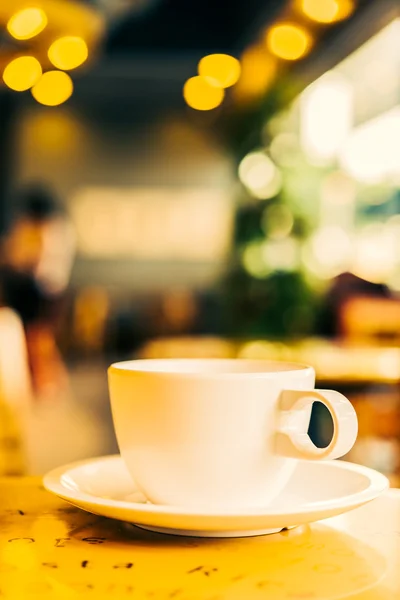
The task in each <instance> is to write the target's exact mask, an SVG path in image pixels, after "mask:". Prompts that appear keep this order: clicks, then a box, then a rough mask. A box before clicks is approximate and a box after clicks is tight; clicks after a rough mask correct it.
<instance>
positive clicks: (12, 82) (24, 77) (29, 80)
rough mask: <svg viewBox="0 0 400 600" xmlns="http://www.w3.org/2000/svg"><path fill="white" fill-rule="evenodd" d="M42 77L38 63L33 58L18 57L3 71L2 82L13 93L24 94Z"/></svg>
mask: <svg viewBox="0 0 400 600" xmlns="http://www.w3.org/2000/svg"><path fill="white" fill-rule="evenodd" d="M41 75H42V67H41V65H40V62H39V61H38V60H37V59H36V58H35V57H33V56H20V57H19V58H15V59H14V60H12V61H11V62H10V63H9V64H8V65H7V66H6V68H5V69H4V72H3V81H4V83H5V84H6V85H7V86H8V87H9V88H10V89H12V90H14V91H15V92H24V91H26V90H29V89H30V88H31V87H32V86H34V85H35V83H37V82H38V81H39V79H40V77H41Z"/></svg>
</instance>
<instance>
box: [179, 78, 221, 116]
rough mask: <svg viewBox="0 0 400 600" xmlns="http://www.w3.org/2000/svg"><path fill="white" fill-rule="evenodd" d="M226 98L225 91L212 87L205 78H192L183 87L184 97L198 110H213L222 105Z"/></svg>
mask: <svg viewBox="0 0 400 600" xmlns="http://www.w3.org/2000/svg"><path fill="white" fill-rule="evenodd" d="M224 96H225V92H224V90H223V89H222V88H220V87H217V86H215V85H212V84H211V83H210V82H209V80H207V79H206V78H205V77H200V76H197V77H191V78H190V79H188V80H187V82H186V83H185V85H184V87H183V97H184V98H185V100H186V102H187V104H188V105H189V106H190V107H191V108H195V109H196V110H212V109H213V108H216V107H217V106H219V105H220V104H221V102H222V101H223V99H224Z"/></svg>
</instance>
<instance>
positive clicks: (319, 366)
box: [0, 0, 400, 600]
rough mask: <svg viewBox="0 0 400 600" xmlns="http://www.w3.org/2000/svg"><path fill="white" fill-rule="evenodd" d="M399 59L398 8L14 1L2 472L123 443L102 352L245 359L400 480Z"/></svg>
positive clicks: (0, 211) (4, 114)
mask: <svg viewBox="0 0 400 600" xmlns="http://www.w3.org/2000/svg"><path fill="white" fill-rule="evenodd" d="M399 73H400V12H399V6H398V3H397V2H396V1H395V0H262V1H260V0H247V1H246V2H237V3H233V2H228V1H227V0H191V1H190V2H188V1H184V0H32V1H28V0H1V2H0V74H1V81H0V235H1V238H0V243H1V254H0V256H1V259H0V303H1V308H0V476H1V477H5V478H8V477H10V478H13V479H15V478H16V479H18V478H20V477H26V476H42V475H44V474H45V473H47V472H48V471H49V470H51V469H55V468H57V467H60V466H61V465H63V464H66V463H71V462H74V461H80V460H84V459H88V458H90V457H94V456H103V455H109V454H115V453H117V452H118V445H117V441H116V438H115V433H114V428H113V423H112V416H111V410H110V407H109V393H108V387H107V368H108V366H109V365H110V364H111V363H114V362H116V361H122V360H131V359H138V358H140V359H142V358H145V359H151V358H231V359H232V358H235V359H236V358H238V359H267V360H278V361H294V362H299V363H303V364H309V365H312V366H313V367H314V368H315V371H316V380H317V386H318V387H323V388H328V389H334V390H338V391H340V392H341V393H343V394H344V395H345V396H346V397H347V398H349V400H350V401H351V403H352V405H353V407H354V409H355V411H356V413H357V418H358V426H359V432H358V438H357V441H356V443H355V445H354V446H353V448H352V449H351V450H350V452H349V453H348V454H347V455H346V456H345V457H344V458H345V460H347V461H350V462H351V463H355V464H358V465H364V466H366V467H370V468H372V469H375V470H376V471H378V472H380V473H382V474H384V475H385V476H386V477H388V479H389V481H390V484H391V486H393V487H400V76H399ZM332 427H333V425H332V418H331V416H330V414H329V412H328V411H327V410H326V409H325V407H324V406H323V405H321V404H319V403H315V404H314V407H313V412H312V417H311V422H310V430H309V433H310V437H311V438H312V440H313V441H314V442H315V444H316V445H318V446H319V447H324V446H326V445H327V444H329V441H330V439H331V437H332ZM0 590H1V581H0ZM171 593H172V592H171ZM0 595H1V592H0ZM58 597H60V598H61V597H67V596H62V595H60V596H58ZM69 597H70V596H68V598H69ZM71 597H72V596H71ZM74 597H75V596H74ZM143 597H144V596H143ZM160 597H161V596H160ZM166 597H167V596H166ZM168 597H170V598H172V597H173V596H168ZM199 597H200V596H199ZM227 597H228V596H227ZM239 597H240V596H238V598H239ZM257 597H258V596H257ZM260 597H261V596H260ZM264 597H267V596H264ZM269 597H270V596H268V598H269ZM272 597H274V598H275V596H271V598H272ZM280 597H281V596H279V598H280ZM286 597H289V596H285V598H286ZM290 597H291V598H292V597H293V598H294V597H295V596H290ZM297 597H298V598H300V596H296V598H297ZM308 597H309V596H307V598H308ZM310 597H311V596H310ZM317 597H318V598H320V596H315V598H317ZM324 597H325V596H324ZM337 597H339V596H337ZM340 597H344V596H340ZM383 597H384V596H382V598H383ZM391 597H392V596H391ZM13 598H14V597H13ZM163 598H164V596H163ZM177 598H178V600H181V596H179V595H177ZM182 598H183V596H182ZM196 598H197V596H196ZM204 598H206V597H205V596H204ZM207 598H208V596H207ZM210 598H211V596H210ZM215 598H217V596H215ZM218 598H225V596H218ZM229 598H230V596H229ZM232 598H233V596H232ZM235 598H236V596H235ZM244 598H245V596H243V598H242V600H244ZM276 598H278V595H277V596H276ZM282 598H283V596H282ZM301 598H306V596H305V595H304V596H301ZM313 598H314V596H313ZM321 598H322V596H321ZM385 598H386V596H385ZM393 598H395V596H393Z"/></svg>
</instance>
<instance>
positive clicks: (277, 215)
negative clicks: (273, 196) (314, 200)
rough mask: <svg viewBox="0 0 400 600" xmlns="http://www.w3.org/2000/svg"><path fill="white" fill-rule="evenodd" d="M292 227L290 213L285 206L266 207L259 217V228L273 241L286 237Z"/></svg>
mask: <svg viewBox="0 0 400 600" xmlns="http://www.w3.org/2000/svg"><path fill="white" fill-rule="evenodd" d="M293 225H294V219H293V214H292V211H291V210H290V208H289V207H288V206H286V205H285V204H272V205H271V206H267V208H266V209H265V210H264V212H263V215H262V217H261V226H262V228H263V231H264V233H265V235H266V236H267V237H269V238H272V239H274V240H278V239H282V238H285V237H287V236H288V235H289V234H290V232H291V231H292V229H293Z"/></svg>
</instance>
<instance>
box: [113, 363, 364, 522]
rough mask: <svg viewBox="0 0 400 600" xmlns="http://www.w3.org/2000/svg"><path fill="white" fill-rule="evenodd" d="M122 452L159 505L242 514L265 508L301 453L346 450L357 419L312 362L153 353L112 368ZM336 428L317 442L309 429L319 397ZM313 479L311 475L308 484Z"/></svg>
mask: <svg viewBox="0 0 400 600" xmlns="http://www.w3.org/2000/svg"><path fill="white" fill-rule="evenodd" d="M108 379H109V389H110V397H111V408H112V413H113V419H114V425H115V430H116V435H117V439H118V443H119V447H120V450H121V455H122V457H123V459H124V461H125V463H126V465H127V467H128V469H129V471H130V473H131V475H132V477H133V479H134V480H135V483H136V484H137V486H138V487H139V489H140V490H141V491H142V492H143V493H144V494H145V496H146V497H147V498H148V499H149V500H150V501H151V502H153V503H155V504H167V505H173V506H177V507H181V508H183V507H184V508H188V509H199V510H210V511H215V510H223V511H232V510H236V509H243V508H250V507H261V506H263V507H265V506H266V505H267V504H268V503H269V502H270V501H271V500H272V499H273V498H275V497H276V496H277V495H278V494H279V493H280V492H281V491H282V489H283V487H284V486H285V484H286V483H287V481H288V479H289V478H290V476H291V474H292V473H293V470H294V468H295V466H296V463H297V460H296V459H311V460H321V459H332V458H338V457H339V456H343V455H344V454H346V453H347V452H348V451H349V450H350V449H351V447H352V446H353V444H354V442H355V440H356V437H357V417H356V413H355V411H354V409H353V407H352V405H351V404H350V402H349V401H348V400H347V398H345V397H344V396H343V395H342V394H339V393H338V392H334V391H328V390H315V389H314V385H315V373H314V370H313V369H312V367H309V366H304V365H300V364H294V363H285V362H270V361H262V360H240V359H227V360H224V359H223V360H221V359H210V360H209V359H150V360H133V361H127V362H121V363H116V364H114V365H112V366H111V367H110V368H109V371H108ZM315 401H318V402H322V403H323V404H325V406H326V407H327V408H328V409H329V411H330V413H331V415H332V419H333V423H334V434H333V438H332V441H331V442H330V444H329V446H328V447H327V448H317V447H316V446H315V445H314V444H313V443H312V442H311V440H310V437H309V436H308V434H307V430H308V426H309V421H310V415H311V408H312V404H313V402H315ZM305 485H307V482H305Z"/></svg>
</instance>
